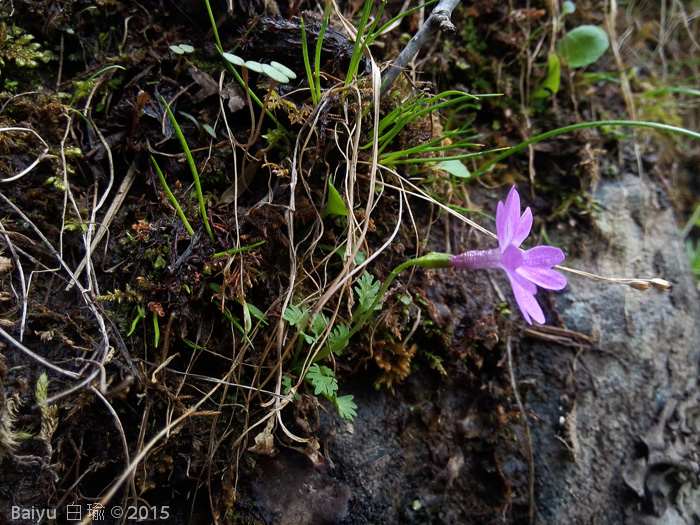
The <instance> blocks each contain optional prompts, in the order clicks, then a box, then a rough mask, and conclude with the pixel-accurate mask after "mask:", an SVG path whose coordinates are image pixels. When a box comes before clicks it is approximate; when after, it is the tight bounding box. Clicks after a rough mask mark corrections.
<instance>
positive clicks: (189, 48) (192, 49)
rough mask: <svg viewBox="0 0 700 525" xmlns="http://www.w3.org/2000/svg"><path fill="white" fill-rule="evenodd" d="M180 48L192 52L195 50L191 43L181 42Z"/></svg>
mask: <svg viewBox="0 0 700 525" xmlns="http://www.w3.org/2000/svg"><path fill="white" fill-rule="evenodd" d="M180 49H182V50H183V51H184V52H185V53H192V51H194V48H193V47H192V46H191V45H189V44H180Z"/></svg>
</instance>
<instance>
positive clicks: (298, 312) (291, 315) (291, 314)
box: [282, 304, 309, 326]
mask: <svg viewBox="0 0 700 525" xmlns="http://www.w3.org/2000/svg"><path fill="white" fill-rule="evenodd" d="M308 314H309V309H308V308H307V307H306V306H304V307H303V308H299V307H298V306H294V305H293V304H290V305H289V306H287V309H286V310H285V311H284V315H283V316H282V319H284V320H285V321H287V322H288V323H289V324H290V325H292V326H299V325H301V324H304V322H305V321H306V317H307V315H308Z"/></svg>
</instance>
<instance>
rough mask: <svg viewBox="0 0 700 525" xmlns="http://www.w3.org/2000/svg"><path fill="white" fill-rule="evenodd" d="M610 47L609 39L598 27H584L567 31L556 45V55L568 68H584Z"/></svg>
mask: <svg viewBox="0 0 700 525" xmlns="http://www.w3.org/2000/svg"><path fill="white" fill-rule="evenodd" d="M609 46H610V39H609V38H608V35H607V33H606V32H605V31H603V30H602V29H601V28H600V27H598V26H592V25H584V26H579V27H577V28H575V29H572V30H571V31H569V32H568V33H567V34H566V36H564V38H562V39H561V40H560V41H559V43H558V44H557V53H559V56H560V57H561V59H562V61H563V62H564V63H565V64H566V65H568V66H569V67H585V66H588V65H590V64H592V63H593V62H595V61H596V60H598V59H599V58H600V57H602V56H603V53H605V51H607V49H608V47H609Z"/></svg>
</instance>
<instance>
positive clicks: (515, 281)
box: [504, 268, 537, 295]
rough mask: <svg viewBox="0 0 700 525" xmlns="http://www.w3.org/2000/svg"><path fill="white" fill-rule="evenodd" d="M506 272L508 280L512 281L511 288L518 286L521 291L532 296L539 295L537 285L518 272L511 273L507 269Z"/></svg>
mask: <svg viewBox="0 0 700 525" xmlns="http://www.w3.org/2000/svg"><path fill="white" fill-rule="evenodd" d="M504 270H506V273H507V274H508V279H510V286H511V288H515V286H516V285H517V286H518V288H519V289H521V290H523V291H525V292H527V293H529V294H530V295H535V294H536V293H537V286H535V283H533V282H531V281H529V280H528V279H527V278H525V277H523V276H522V275H520V274H518V272H517V271H510V270H507V269H505V268H504Z"/></svg>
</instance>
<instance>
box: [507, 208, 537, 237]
mask: <svg viewBox="0 0 700 525" xmlns="http://www.w3.org/2000/svg"><path fill="white" fill-rule="evenodd" d="M518 213H520V210H518ZM531 229H532V210H531V209H530V208H529V207H528V208H527V209H526V210H525V213H523V216H522V217H520V218H519V219H518V221H517V226H516V227H515V231H514V232H513V238H512V239H511V240H510V242H511V244H514V245H515V246H520V245H521V244H522V243H523V241H524V240H525V239H527V236H528V235H530V230H531Z"/></svg>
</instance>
